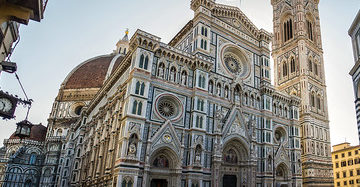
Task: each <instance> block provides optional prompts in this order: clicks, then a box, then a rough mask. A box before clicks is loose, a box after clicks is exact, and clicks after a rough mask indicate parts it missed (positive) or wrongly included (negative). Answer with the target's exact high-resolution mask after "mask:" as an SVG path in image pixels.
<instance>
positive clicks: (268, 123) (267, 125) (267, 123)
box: [266, 119, 271, 129]
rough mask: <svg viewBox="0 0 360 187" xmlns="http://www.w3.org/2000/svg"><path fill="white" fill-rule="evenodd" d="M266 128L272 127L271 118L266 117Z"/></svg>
mask: <svg viewBox="0 0 360 187" xmlns="http://www.w3.org/2000/svg"><path fill="white" fill-rule="evenodd" d="M266 128H267V129H271V120H270V119H266Z"/></svg>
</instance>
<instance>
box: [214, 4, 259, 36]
mask: <svg viewBox="0 0 360 187" xmlns="http://www.w3.org/2000/svg"><path fill="white" fill-rule="evenodd" d="M212 13H213V15H214V16H215V17H217V18H219V19H221V20H223V21H225V22H227V23H229V24H231V25H234V23H230V22H233V20H234V19H235V20H236V21H238V24H240V27H241V28H242V29H240V30H241V31H243V32H244V31H246V33H247V34H250V35H251V36H253V37H255V38H259V36H260V30H259V29H258V28H257V27H256V26H255V25H254V24H253V23H252V22H251V21H250V19H249V18H248V17H247V16H246V15H245V14H244V13H243V12H242V11H241V10H240V9H239V8H237V7H233V6H228V5H222V4H216V6H215V8H214V9H213V11H212ZM235 24H236V23H235Z"/></svg>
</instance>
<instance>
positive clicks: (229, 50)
mask: <svg viewBox="0 0 360 187" xmlns="http://www.w3.org/2000/svg"><path fill="white" fill-rule="evenodd" d="M221 61H222V64H223V66H224V68H225V70H226V72H228V73H229V74H231V75H233V76H237V77H241V78H247V77H248V76H249V75H250V70H251V67H250V63H249V62H248V61H249V60H248V59H247V58H246V56H245V54H244V53H243V52H242V51H241V49H240V48H239V47H238V46H236V45H232V44H228V45H226V46H224V47H223V49H222V50H221Z"/></svg>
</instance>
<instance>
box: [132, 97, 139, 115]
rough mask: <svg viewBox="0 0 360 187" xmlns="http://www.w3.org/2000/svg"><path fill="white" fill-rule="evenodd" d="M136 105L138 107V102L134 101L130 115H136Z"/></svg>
mask: <svg viewBox="0 0 360 187" xmlns="http://www.w3.org/2000/svg"><path fill="white" fill-rule="evenodd" d="M137 105H138V102H137V101H136V100H135V101H134V102H133V108H132V112H131V113H132V114H136V109H137Z"/></svg>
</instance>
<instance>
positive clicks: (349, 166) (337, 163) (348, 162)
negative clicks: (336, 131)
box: [331, 142, 360, 186]
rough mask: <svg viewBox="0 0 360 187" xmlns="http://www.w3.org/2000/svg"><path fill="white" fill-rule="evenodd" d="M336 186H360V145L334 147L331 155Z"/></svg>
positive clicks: (347, 144) (343, 144)
mask: <svg viewBox="0 0 360 187" xmlns="http://www.w3.org/2000/svg"><path fill="white" fill-rule="evenodd" d="M331 156H332V162H333V171H334V184H335V186H359V185H360V145H357V146H350V143H347V142H345V143H342V144H338V145H334V146H333V152H332V153H331Z"/></svg>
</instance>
